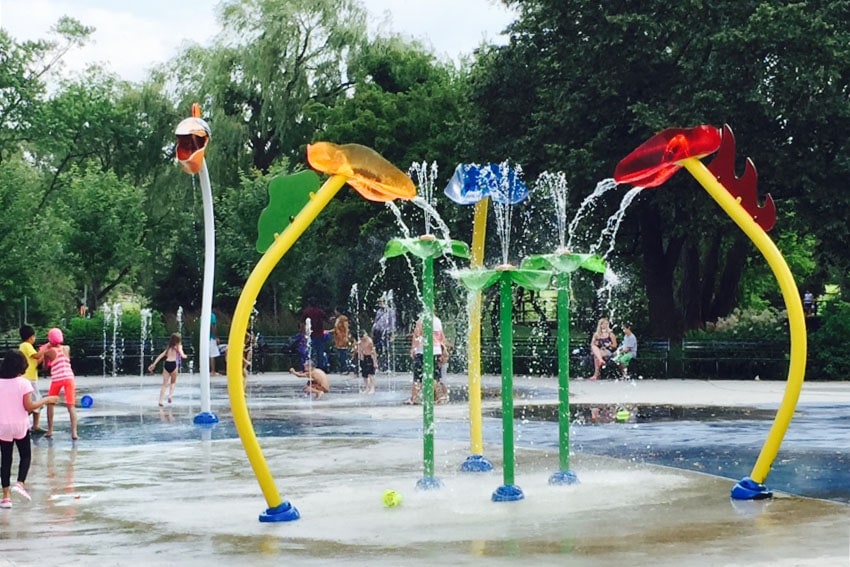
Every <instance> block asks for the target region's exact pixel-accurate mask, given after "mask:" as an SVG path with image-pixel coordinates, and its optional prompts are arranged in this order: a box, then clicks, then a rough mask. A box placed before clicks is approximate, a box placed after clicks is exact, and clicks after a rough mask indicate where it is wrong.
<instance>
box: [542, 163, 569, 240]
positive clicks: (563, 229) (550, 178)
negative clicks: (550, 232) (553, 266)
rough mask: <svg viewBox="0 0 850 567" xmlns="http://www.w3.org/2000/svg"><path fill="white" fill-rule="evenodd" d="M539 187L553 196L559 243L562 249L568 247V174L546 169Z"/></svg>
mask: <svg viewBox="0 0 850 567" xmlns="http://www.w3.org/2000/svg"><path fill="white" fill-rule="evenodd" d="M536 185H537V189H538V190H542V191H543V192H544V193H545V194H547V195H549V196H550V197H551V198H552V204H553V205H554V207H555V221H556V222H557V224H558V244H559V246H560V249H561V250H565V249H566V248H567V193H568V187H567V176H566V175H565V174H564V172H563V171H559V172H557V173H549V172H548V171H544V172H543V173H541V174H540V177H538V178H537V183H536Z"/></svg>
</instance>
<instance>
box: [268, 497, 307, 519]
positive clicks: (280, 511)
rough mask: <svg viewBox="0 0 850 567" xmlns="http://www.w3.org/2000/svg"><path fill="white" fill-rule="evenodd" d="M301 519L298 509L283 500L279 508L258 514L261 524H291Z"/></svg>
mask: <svg viewBox="0 0 850 567" xmlns="http://www.w3.org/2000/svg"><path fill="white" fill-rule="evenodd" d="M300 517H301V514H299V513H298V509H297V508H296V507H295V506H293V505H292V504H290V503H289V501H287V500H284V501H283V503H282V504H281V505H280V506H275V507H274V508H266V511H265V512H263V513H262V514H260V521H261V522H291V521H293V520H297V519H298V518H300Z"/></svg>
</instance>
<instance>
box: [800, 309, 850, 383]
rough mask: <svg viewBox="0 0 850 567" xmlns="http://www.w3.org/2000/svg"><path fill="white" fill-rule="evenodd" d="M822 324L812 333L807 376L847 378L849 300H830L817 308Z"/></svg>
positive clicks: (848, 361)
mask: <svg viewBox="0 0 850 567" xmlns="http://www.w3.org/2000/svg"><path fill="white" fill-rule="evenodd" d="M818 313H819V314H820V319H821V324H820V327H819V328H818V330H817V331H815V332H813V333H810V334H809V345H808V364H807V367H806V378H807V379H809V380H846V379H847V377H848V375H850V349H848V347H847V342H846V341H847V338H848V337H850V303H847V302H845V301H840V300H834V301H830V302H829V303H827V304H825V305H821V306H820V309H818Z"/></svg>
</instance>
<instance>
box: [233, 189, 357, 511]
mask: <svg viewBox="0 0 850 567" xmlns="http://www.w3.org/2000/svg"><path fill="white" fill-rule="evenodd" d="M345 182H346V178H345V177H344V176H342V175H334V176H333V177H331V178H330V179H328V180H327V181H326V182H325V184H324V185H322V188H321V189H319V191H318V192H317V193H315V194H313V195H311V196H310V202H309V203H307V205H306V206H305V207H304V208H303V209H301V212H299V213H298V215H296V216H295V218H294V219H293V220H292V222H291V223H290V225H289V226H287V227H286V230H284V231H283V232H282V233H281V234H280V235H278V236H277V238H275V241H274V243H273V244H272V245H271V246H270V247H269V249H268V250H266V252H265V254H263V256H262V257H261V258H260V261H259V262H257V265H256V266H254V269H253V271H252V272H251V275H250V276H248V280H247V281H246V282H245V287H244V288H243V289H242V294H241V295H240V296H239V302H238V303H237V304H236V311H235V312H234V313H233V322H232V324H231V326H230V335H229V336H228V340H227V342H228V344H229V345H230V346H229V348H228V350H227V392H228V394H229V395H230V407H231V409H232V411H233V422H234V424H235V425H236V431H237V432H238V433H239V438H240V439H241V440H242V446H243V447H244V448H245V454H246V455H247V456H248V462H250V463H251V468H253V469H254V475H255V476H256V477H257V482H259V483H260V489H261V490H262V491H263V496H264V497H265V499H266V503H267V504H268V505H269V508H276V507H278V506H280V505H281V504H282V503H283V499H282V498H281V496H280V493H279V492H278V490H277V486H276V485H275V481H274V478H273V477H272V474H271V471H269V466H268V464H267V463H266V459H265V456H263V451H262V449H261V448H260V443H259V442H258V441H257V434H256V433H255V432H254V425H253V423H251V416H250V415H249V414H248V404H247V403H246V401H245V390H244V388H243V381H244V380H245V377H244V375H243V373H242V352H243V351H244V350H245V335H246V333H247V332H248V323H249V320H250V318H251V310H252V309H253V307H254V302H255V301H256V299H257V296H258V295H259V293H260V289H262V287H263V284H264V283H265V282H266V280H267V279H268V277H269V274H271V271H272V270H273V269H274V268H275V266H277V264H278V263H279V262H280V260H281V258H283V256H284V254H286V253H287V252H288V251H289V249H290V248H292V245H293V244H295V241H296V240H298V238H299V237H300V236H301V235H302V234H303V233H304V231H305V230H307V227H309V226H310V224H311V223H312V222H313V221H314V220H316V217H317V216H318V214H319V213H320V212H322V209H324V208H325V207H326V206H327V204H328V203H329V202H330V200H331V199H333V198H334V195H336V194H337V192H338V191H339V190H340V189H341V188H342V186H343V185H345Z"/></svg>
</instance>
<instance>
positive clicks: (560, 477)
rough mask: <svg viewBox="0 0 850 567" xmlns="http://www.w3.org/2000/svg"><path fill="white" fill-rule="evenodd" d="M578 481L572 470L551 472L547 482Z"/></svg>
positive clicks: (575, 482)
mask: <svg viewBox="0 0 850 567" xmlns="http://www.w3.org/2000/svg"><path fill="white" fill-rule="evenodd" d="M578 483H579V482H578V477H577V476H576V473H574V472H573V471H557V472H553V473H552V476H550V477H549V484H554V485H567V484H578Z"/></svg>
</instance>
